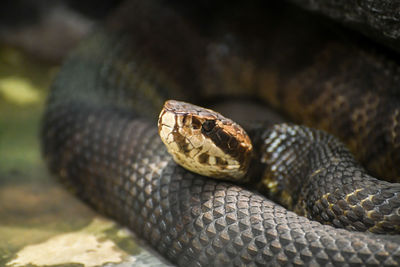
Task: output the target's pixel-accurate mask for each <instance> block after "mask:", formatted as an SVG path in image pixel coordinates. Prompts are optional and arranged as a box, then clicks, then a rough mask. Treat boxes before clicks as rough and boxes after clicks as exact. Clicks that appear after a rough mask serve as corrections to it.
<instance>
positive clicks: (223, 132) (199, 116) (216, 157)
mask: <svg viewBox="0 0 400 267" xmlns="http://www.w3.org/2000/svg"><path fill="white" fill-rule="evenodd" d="M158 132H159V134H160V137H161V140H162V141H163V142H164V144H165V145H166V146H167V149H168V152H169V153H170V154H171V155H172V156H173V158H174V160H175V162H177V163H178V164H179V165H181V166H182V167H184V168H186V169H188V170H190V171H193V172H195V173H198V174H200V175H204V176H209V177H213V178H221V179H227V180H234V181H238V180H240V179H241V178H243V177H244V176H245V175H246V173H247V171H248V168H249V165H250V159H251V155H252V144H251V141H250V138H249V136H248V135H247V133H246V132H245V131H244V129H243V128H242V127H240V126H239V125H238V124H236V123H235V122H233V121H232V120H230V119H228V118H225V117H224V116H222V115H221V114H219V113H218V112H215V111H213V110H210V109H206V108H202V107H199V106H196V105H193V104H189V103H186V102H181V101H176V100H168V101H166V102H165V104H164V107H163V109H162V110H161V113H160V116H159V119H158Z"/></svg>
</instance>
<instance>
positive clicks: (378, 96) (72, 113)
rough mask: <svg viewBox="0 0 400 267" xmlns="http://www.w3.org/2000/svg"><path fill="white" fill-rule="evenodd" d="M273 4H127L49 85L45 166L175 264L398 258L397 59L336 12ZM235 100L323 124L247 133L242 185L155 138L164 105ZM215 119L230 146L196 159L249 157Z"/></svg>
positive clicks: (352, 262)
mask: <svg viewBox="0 0 400 267" xmlns="http://www.w3.org/2000/svg"><path fill="white" fill-rule="evenodd" d="M275 5H276V6H275V8H272V9H267V8H265V6H263V8H260V7H258V8H257V7H254V6H253V5H252V4H250V5H248V6H247V5H245V4H244V3H241V4H240V7H239V8H238V6H236V8H235V5H234V4H232V6H231V7H227V6H225V5H224V6H223V7H221V8H220V9H218V8H216V9H215V11H213V12H211V13H209V14H208V16H207V19H206V20H204V18H202V16H199V15H198V14H197V12H198V10H199V9H196V8H193V7H191V6H187V5H184V4H178V3H173V2H172V3H170V5H168V6H167V5H166V4H165V3H163V2H160V1H134V0H133V1H128V2H127V3H126V5H123V6H122V7H121V8H120V9H118V10H116V11H115V14H114V15H113V16H111V17H110V18H109V19H108V20H107V21H106V22H104V23H103V24H101V25H99V26H98V27H97V28H96V29H94V30H93V33H92V34H90V36H88V37H87V38H86V39H85V40H83V41H82V43H81V44H80V45H79V46H78V47H77V48H76V49H75V50H74V51H73V52H72V53H71V55H70V56H69V57H68V59H67V60H66V61H65V63H64V64H63V66H62V68H61V70H60V72H59V73H58V75H57V77H56V79H55V80H54V82H53V85H52V88H51V91H50V94H49V97H48V100H47V105H46V110H45V112H44V116H43V121H42V127H41V140H42V150H43V155H44V158H45V160H46V162H47V165H48V167H49V169H50V171H51V172H52V173H53V174H54V175H55V176H57V177H58V179H59V180H60V181H61V182H62V183H63V184H64V185H65V186H66V187H67V188H68V189H69V190H71V191H72V192H73V193H74V194H76V195H77V196H78V197H80V198H81V199H82V200H84V201H85V202H86V203H88V204H90V205H91V206H92V207H93V208H95V209H96V210H98V211H99V212H101V213H103V214H105V215H107V216H110V217H112V218H114V219H115V220H116V221H118V222H119V223H120V224H122V225H125V226H127V227H128V228H130V229H131V230H132V231H133V232H134V233H136V234H137V235H138V237H140V238H141V239H143V240H145V241H146V242H147V243H148V244H149V245H150V246H151V247H152V248H153V249H154V250H155V251H157V252H158V253H159V254H160V255H162V256H163V257H164V258H166V259H167V260H168V261H170V262H171V263H173V264H176V265H179V266H222V265H227V266H282V265H283V266H364V265H366V266H396V265H399V262H400V236H399V235H398V231H399V227H398V225H399V208H398V207H399V204H400V200H399V193H398V192H399V184H397V183H393V182H395V181H396V178H397V177H399V176H398V173H399V171H400V170H399V168H398V167H397V166H398V165H397V166H396V164H398V163H399V155H400V153H398V152H399V151H398V150H399V143H400V126H399V125H400V124H399V121H400V105H399V103H400V102H399V100H398V92H397V90H396V88H397V86H398V79H399V78H398V77H400V75H399V68H398V64H397V61H396V58H395V57H391V56H390V55H392V54H391V53H390V52H388V50H386V49H383V48H382V49H381V47H380V46H377V45H376V44H374V43H371V42H367V41H366V39H365V38H364V37H363V36H358V35H355V34H354V32H348V31H346V30H345V29H341V30H340V31H339V32H336V27H335V29H332V30H330V29H331V28H330V27H331V23H330V22H329V21H325V20H323V19H322V18H319V17H314V16H312V15H310V14H307V15H304V13H302V12H301V11H299V10H298V9H296V8H295V7H291V6H289V7H287V6H286V5H281V4H278V3H276V4H275ZM200 10H201V9H200ZM206 10H208V9H206ZM208 11H209V10H208ZM214 12H215V13H214ZM196 14H197V15H196ZM238 15H240V16H238ZM238 18H240V20H239V21H240V23H238ZM316 21H317V22H318V23H316ZM256 22H257V23H256ZM266 28H268V29H269V31H268V34H267V35H266V34H265V29H266ZM228 97H233V98H235V97H236V98H239V97H240V98H242V97H248V98H253V99H254V98H256V100H258V101H259V100H262V102H266V103H268V104H269V105H270V106H271V107H272V108H273V109H276V110H279V111H281V112H283V113H284V115H285V117H288V118H290V119H291V121H293V122H297V123H302V124H305V125H307V126H312V127H316V128H320V129H321V130H316V129H313V128H309V127H307V126H301V125H297V124H291V123H284V122H281V123H272V124H271V125H264V124H263V125H261V126H257V127H255V128H254V131H253V130H249V131H248V132H249V136H250V139H251V140H252V143H253V144H252V147H254V149H255V150H257V152H255V155H254V156H252V157H255V158H256V160H255V162H256V163H254V161H251V162H249V165H250V167H248V170H247V171H245V169H246V168H242V167H241V166H242V165H240V166H239V165H238V166H239V167H238V168H239V170H240V169H241V168H242V171H243V174H237V172H236V171H235V172H228V173H229V174H228V176H229V177H230V178H231V179H230V180H237V178H239V177H242V176H243V177H249V178H248V179H247V180H248V181H247V182H245V183H243V184H238V183H236V182H232V181H220V180H216V179H211V178H210V177H206V176H204V175H201V174H196V173H193V172H192V171H190V170H187V169H185V168H183V167H181V166H180V165H178V164H177V163H176V162H175V160H174V157H175V158H177V157H178V156H172V155H171V154H170V153H168V151H167V148H166V147H165V145H164V143H163V142H162V140H161V138H160V136H159V135H158V130H159V127H157V119H158V115H159V113H160V110H161V108H162V106H163V103H164V102H165V101H166V100H168V99H177V100H178V101H188V102H195V103H196V101H197V102H199V103H201V102H202V101H203V99H205V98H207V99H216V100H218V99H221V98H222V99H225V98H228ZM167 103H168V102H167ZM169 103H171V102H169ZM200 113H201V112H200ZM217 117H218V116H217ZM173 121H174V123H176V121H177V120H176V118H175V117H174V120H173ZM188 121H192V122H193V121H196V120H193V117H192V118H191V119H190V120H188ZM206 121H208V122H207V123H204V122H202V123H201V126H200V124H198V123H197V124H198V125H197V127H200V128H201V129H204V130H203V132H215V129H219V125H220V124H221V123H222V124H223V122H226V120H225V119H222V120H221V121H218V122H210V119H207V120H206ZM178 122H179V119H178ZM180 123H181V124H185V123H184V122H183V121H182V120H181V122H180ZM195 124H196V123H195ZM165 125H170V126H172V124H168V123H166V124H165ZM174 125H175V124H174ZM233 125H235V124H233ZM231 126H232V125H231ZM172 128H173V127H172ZM224 129H225V128H224ZM232 129H233V132H235V133H238V132H240V133H242V132H241V130H240V128H238V127H236V126H232ZM217 132H218V133H219V134H217V136H218V138H217V139H218V140H220V142H219V143H220V145H221V144H225V146H226V144H227V142H226V141H228V144H229V143H230V144H231V145H230V147H232V148H234V147H236V149H235V150H234V151H233V153H234V154H232V156H230V157H229V158H227V159H223V158H219V159H218V160H217V158H216V157H214V158H213V159H211V157H210V156H207V158H206V156H201V157H200V154H199V158H200V159H203V160H202V162H203V163H205V162H207V163H208V164H209V165H213V163H217V162H218V165H219V166H221V165H226V166H227V165H228V164H227V163H228V161H232V162H234V161H235V160H238V161H239V162H242V161H243V160H244V161H246V159H244V158H241V156H240V155H239V154H235V153H236V152H235V151H237V150H244V152H245V154H246V151H249V150H248V149H249V148H250V146H249V145H248V146H244V147H243V146H241V145H239V144H236V143H235V141H229V140H227V138H228V137H227V136H226V135H225V134H226V130H218V131H217ZM326 132H330V133H331V134H335V135H336V136H337V137H333V136H332V135H331V134H328V133H326ZM177 133H179V131H175V134H174V135H172V138H173V139H174V140H179V138H180V137H179V136H180V135H178V134H177ZM240 136H242V135H241V134H240ZM210 138H211V137H210ZM210 138H209V139H210ZM229 138H230V137H229ZM244 139H246V140H247V137H244ZM339 139H340V141H339ZM342 142H344V143H345V145H343V144H342ZM214 143H216V144H218V141H217V142H215V140H214ZM245 143H246V142H245ZM192 145H194V144H192ZM185 147H186V148H188V146H187V145H186V146H185ZM219 147H221V148H223V146H219ZM347 147H348V148H347ZM192 150H193V149H192ZM221 150H224V154H226V147H225V148H224V149H221ZM201 151H202V150H201ZM220 152H221V151H219V152H218V153H220ZM351 152H354V153H355V154H356V157H353V155H352V153H351ZM187 153H188V154H189V153H190V151H187ZM257 159H258V160H257ZM358 162H361V163H362V165H361V164H359V163H358ZM252 164H255V165H252ZM214 165H215V164H214ZM234 165H235V162H234ZM362 166H366V167H365V168H366V169H364V167H362ZM196 168H197V167H196ZM227 168H228V167H227ZM201 169H202V168H201ZM228 169H229V168H228ZM249 171H250V174H248V173H249ZM251 172H253V173H251ZM244 173H245V174H244ZM378 174H379V176H380V177H383V178H384V179H386V180H387V181H381V180H378V179H376V178H374V177H373V176H372V175H374V176H375V175H378ZM260 177H262V179H260ZM300 177H303V178H302V179H300ZM245 180H246V179H245ZM247 184H248V185H247ZM264 189H268V191H269V192H262V191H263V190H264ZM263 193H265V194H263ZM305 196H307V198H306V197H305ZM309 197H310V198H309ZM275 199H278V200H279V199H281V200H283V201H282V203H281V204H277V203H276V202H274V201H273V200H275ZM287 208H293V210H294V211H295V212H293V211H289V210H288V209H287ZM311 217H312V218H313V220H311V219H310V218H311ZM316 220H317V221H316ZM354 230H355V231H354ZM365 230H369V231H367V232H362V231H365ZM383 233H384V234H383ZM390 233H392V234H393V235H391V234H390Z"/></svg>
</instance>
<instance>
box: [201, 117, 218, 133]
mask: <svg viewBox="0 0 400 267" xmlns="http://www.w3.org/2000/svg"><path fill="white" fill-rule="evenodd" d="M214 127H215V121H214V120H206V121H205V122H204V123H203V125H202V128H203V129H204V131H205V132H210V131H211V130H212V129H214Z"/></svg>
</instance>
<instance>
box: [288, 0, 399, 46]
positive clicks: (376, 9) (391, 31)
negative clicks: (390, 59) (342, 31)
mask: <svg viewBox="0 0 400 267" xmlns="http://www.w3.org/2000/svg"><path fill="white" fill-rule="evenodd" d="M291 1H292V2H294V3H296V4H297V5H299V6H302V7H304V8H306V9H309V10H312V11H315V12H318V13H321V14H323V15H326V16H328V17H331V18H333V19H335V20H337V21H340V22H341V23H345V24H347V25H348V26H351V27H353V28H355V29H358V30H360V31H362V32H363V33H364V34H366V35H369V36H370V37H373V38H376V39H378V40H379V41H380V42H382V43H385V44H386V45H388V46H390V47H392V48H393V49H395V50H397V51H400V47H399V45H400V1H398V0H394V1H388V0H368V1H357V0H341V1H337V0H319V1H315V0H291Z"/></svg>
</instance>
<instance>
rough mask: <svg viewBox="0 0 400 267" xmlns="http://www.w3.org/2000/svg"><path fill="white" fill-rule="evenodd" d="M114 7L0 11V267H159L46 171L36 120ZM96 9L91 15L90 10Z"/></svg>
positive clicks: (58, 2) (66, 2)
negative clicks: (78, 50) (73, 57)
mask: <svg viewBox="0 0 400 267" xmlns="http://www.w3.org/2000/svg"><path fill="white" fill-rule="evenodd" d="M120 2H121V1H120V0H108V1H93V0H89V1H77V0H41V1H37V0H13V1H5V3H2V4H3V6H2V8H1V9H0V266H55V265H56V266H133V265H135V266H164V265H165V262H161V261H160V260H159V259H158V258H156V257H155V256H153V254H152V253H151V252H149V251H148V249H147V248H145V247H144V246H143V245H141V244H137V243H136V241H135V238H132V235H131V233H130V232H129V231H128V230H126V229H124V228H121V227H119V226H117V225H116V224H114V223H113V222H112V221H110V220H108V219H106V218H104V217H101V216H100V215H98V214H96V213H95V212H94V211H93V210H91V209H90V208H88V207H87V206H86V205H85V204H83V203H82V202H80V201H79V200H78V199H76V198H75V197H74V196H73V195H71V194H69V193H68V192H67V191H65V189H64V188H63V187H62V186H61V185H59V184H58V183H57V181H56V180H55V179H53V178H52V177H51V176H50V175H49V173H48V172H47V169H46V166H45V164H44V161H43V159H42V157H41V153H40V143H39V138H38V135H39V129H40V118H41V115H42V112H43V109H44V104H45V101H46V96H47V93H48V90H49V86H50V84H51V81H52V79H53V78H54V76H55V75H56V73H57V70H58V69H59V66H60V64H61V63H62V61H63V59H64V58H65V57H66V56H67V55H68V53H69V51H70V50H71V49H72V48H73V47H74V46H75V45H76V44H77V43H78V42H79V40H81V39H82V38H83V37H84V36H85V35H86V34H87V33H88V32H89V31H90V29H91V28H92V27H93V26H94V25H95V24H96V23H97V22H98V21H100V20H102V19H104V18H105V17H106V16H107V15H108V14H109V13H110V12H111V11H112V10H113V9H114V8H115V7H117V6H118V4H119V3H120ZM93 7H95V8H93Z"/></svg>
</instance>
